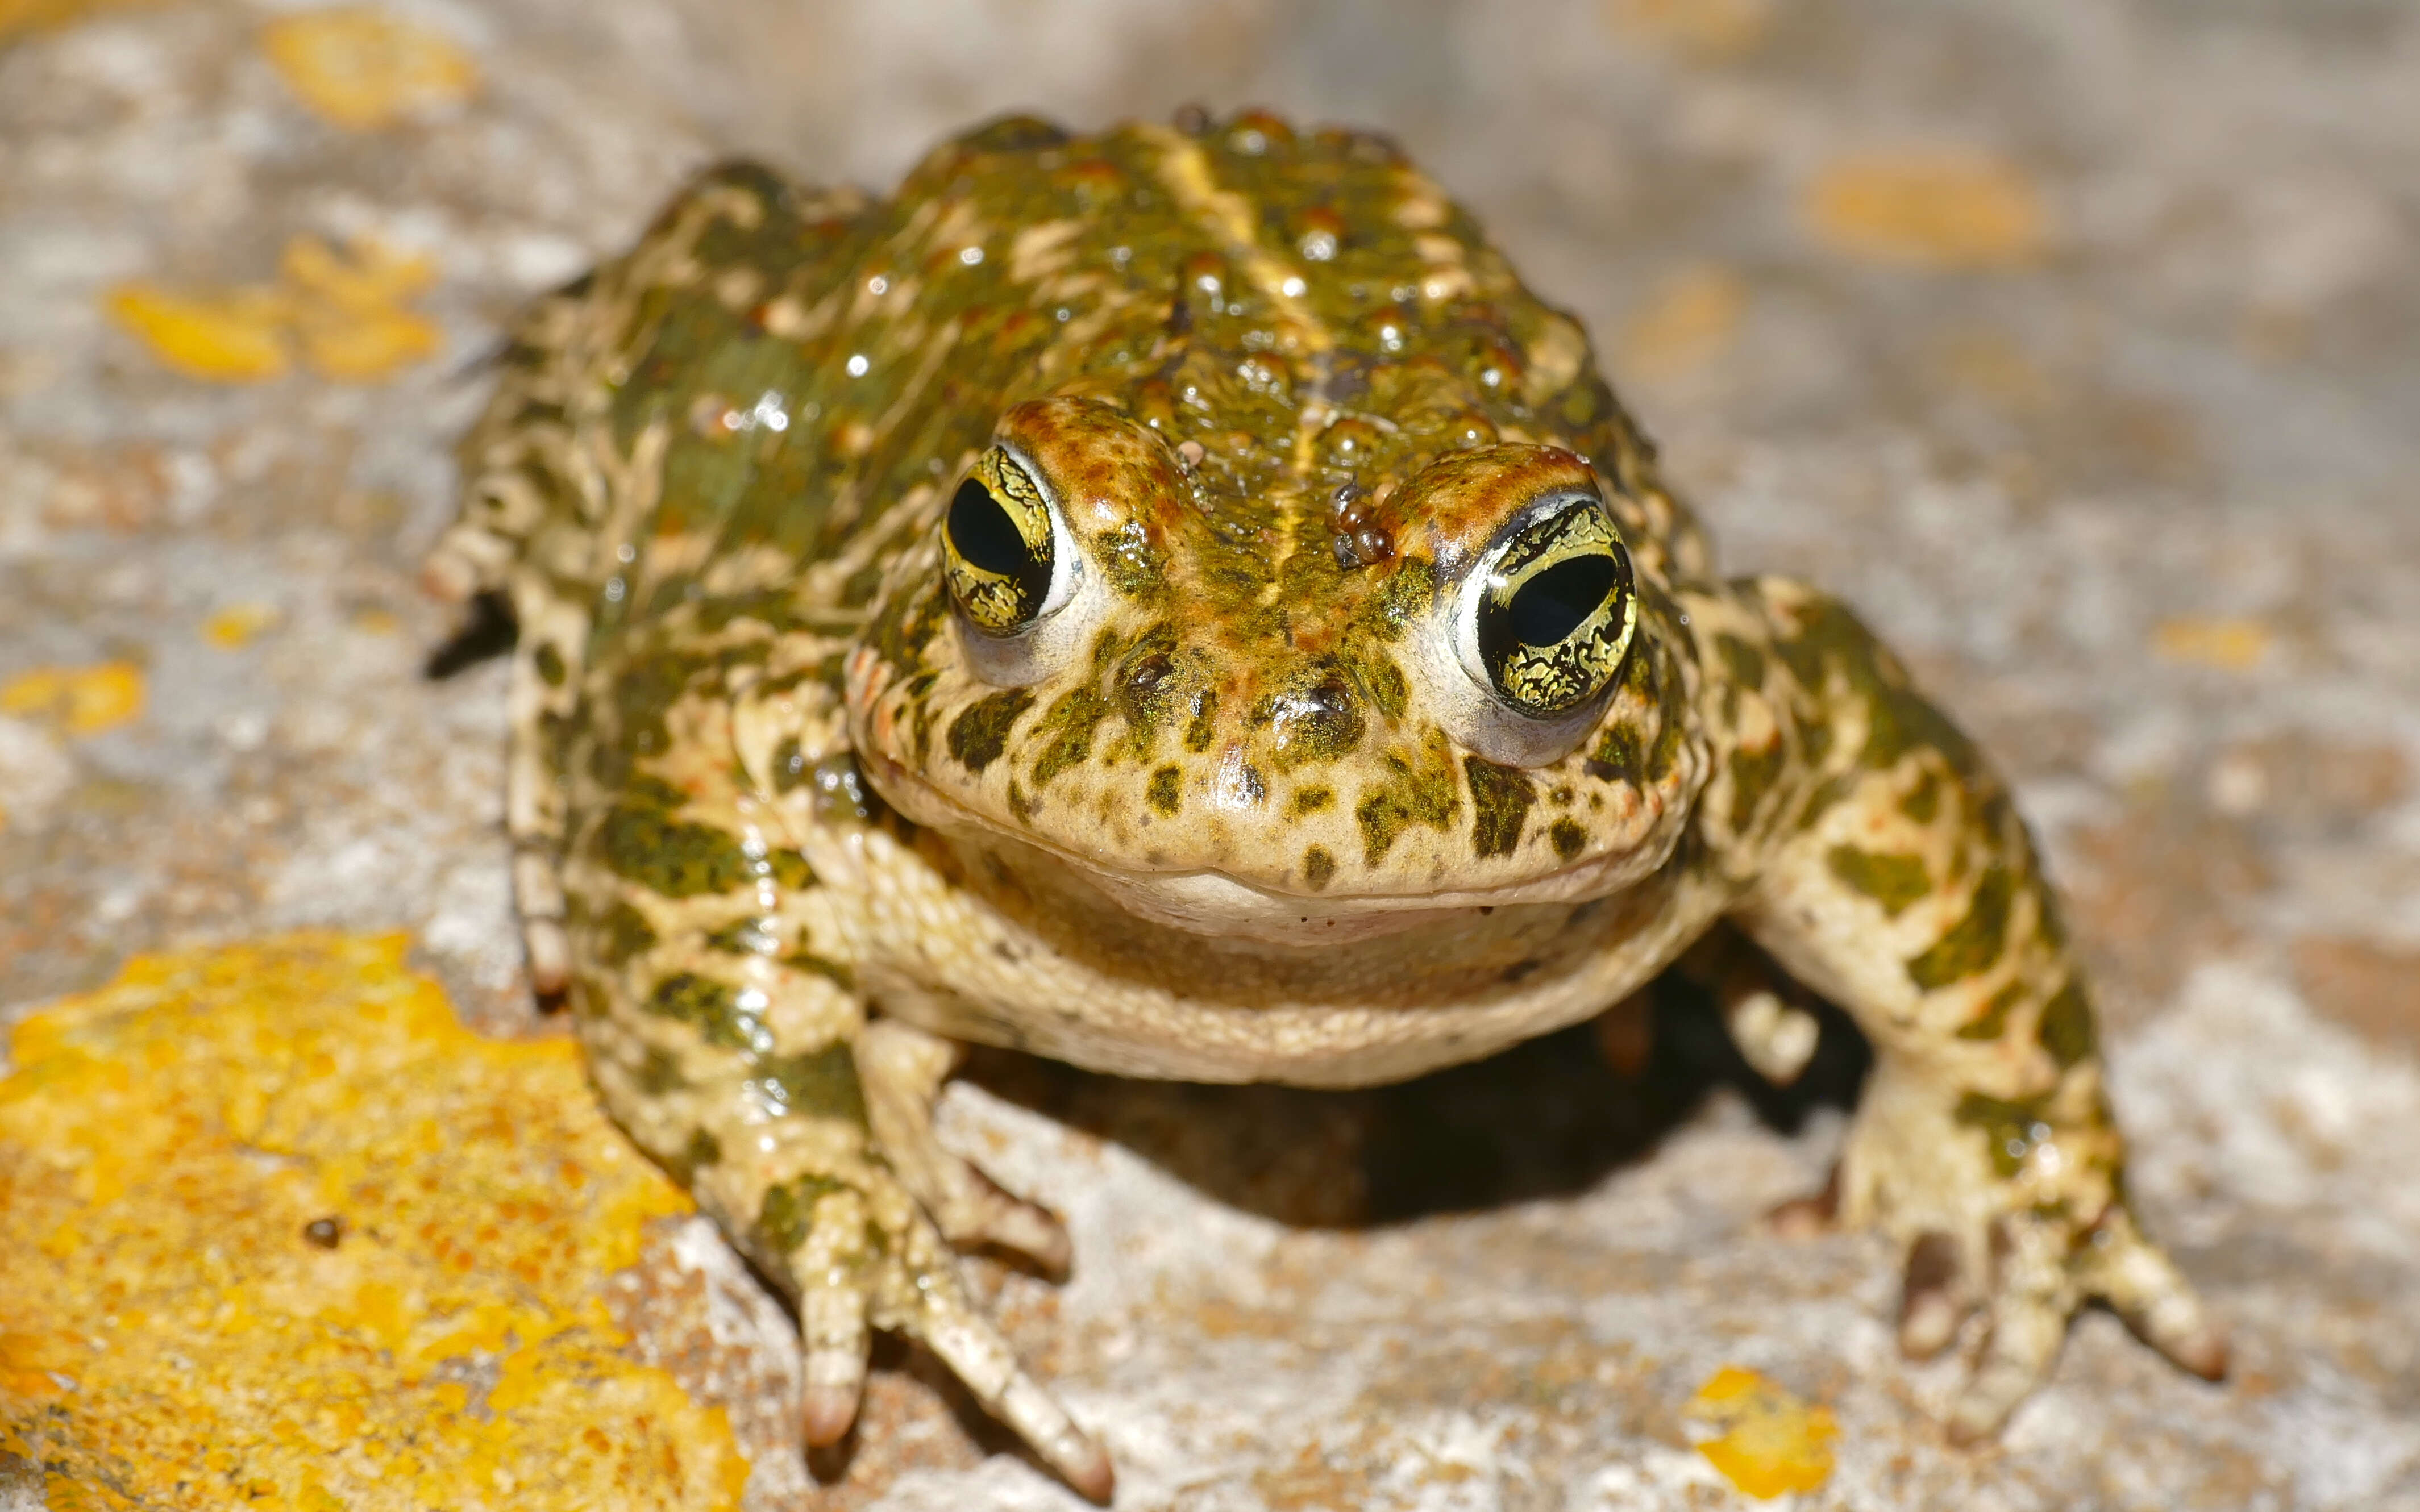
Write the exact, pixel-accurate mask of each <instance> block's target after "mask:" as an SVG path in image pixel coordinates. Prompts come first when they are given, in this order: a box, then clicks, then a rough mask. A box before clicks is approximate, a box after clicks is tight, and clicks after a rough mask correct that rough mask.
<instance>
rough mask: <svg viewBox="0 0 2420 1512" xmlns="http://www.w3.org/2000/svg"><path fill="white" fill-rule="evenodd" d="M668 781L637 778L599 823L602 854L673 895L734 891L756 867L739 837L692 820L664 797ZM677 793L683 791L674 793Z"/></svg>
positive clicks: (619, 870) (628, 874)
mask: <svg viewBox="0 0 2420 1512" xmlns="http://www.w3.org/2000/svg"><path fill="white" fill-rule="evenodd" d="M656 789H662V791H663V792H670V791H671V790H669V789H664V788H663V784H661V783H656V784H652V786H649V785H647V784H645V783H644V779H642V781H641V782H634V783H632V784H631V786H630V787H629V789H628V790H627V791H626V792H625V793H624V795H623V799H622V801H621V802H620V803H618V804H616V805H614V807H613V810H611V811H609V812H608V813H607V814H606V815H605V822H604V823H603V824H602V825H598V826H597V854H598V855H599V856H602V857H603V858H604V861H605V865H606V866H607V867H608V868H609V869H611V870H612V871H613V874H614V875H616V876H619V877H623V878H626V879H628V880H629V881H631V882H635V883H637V884H639V886H641V887H645V888H647V889H648V890H649V891H651V892H658V893H661V894H662V895H663V896H665V897H667V898H695V897H700V896H703V895H706V894H708V893H718V892H729V891H730V890H731V889H732V888H734V887H738V886H740V885H741V884H742V883H745V882H748V881H751V880H752V878H753V877H754V875H755V869H754V868H753V867H751V866H750V865H749V864H748V857H747V856H746V854H745V853H743V852H742V851H741V850H740V849H739V842H738V841H736V840H733V839H732V838H731V837H730V836H729V835H727V834H725V833H723V832H722V831H721V830H720V829H717V828H715V827H714V826H712V825H692V824H686V823H683V822H681V821H679V820H676V819H675V818H673V817H672V814H671V811H670V808H669V805H667V804H664V803H662V802H660V801H649V800H650V799H654V798H659V797H660V794H659V793H658V792H656V791H654V790H656ZM674 796H675V797H677V795H676V794H675V795H674Z"/></svg>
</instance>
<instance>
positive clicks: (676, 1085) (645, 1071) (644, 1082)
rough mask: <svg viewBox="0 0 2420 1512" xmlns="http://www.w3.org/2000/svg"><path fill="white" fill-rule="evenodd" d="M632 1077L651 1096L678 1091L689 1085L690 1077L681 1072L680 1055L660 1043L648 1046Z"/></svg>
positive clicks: (640, 1088) (641, 1089)
mask: <svg viewBox="0 0 2420 1512" xmlns="http://www.w3.org/2000/svg"><path fill="white" fill-rule="evenodd" d="M631 1079H632V1080H633V1081H636V1082H637V1083H638V1084H639V1090H640V1091H642V1092H644V1093H646V1094H647V1095H648V1096H649V1097H661V1096H663V1095H664V1094H665V1093H667V1092H677V1091H679V1090H680V1089H681V1088H684V1087H687V1086H688V1085H689V1078H688V1077H687V1076H685V1075H683V1074H682V1073H681V1065H680V1059H679V1057H676V1056H675V1055H674V1054H673V1053H672V1052H671V1051H669V1050H667V1049H665V1048H664V1047H663V1046H661V1045H658V1044H651V1045H649V1046H647V1053H646V1054H645V1055H644V1056H642V1057H640V1058H639V1069H638V1071H637V1072H636V1073H635V1074H634V1075H633V1076H632V1078H631Z"/></svg>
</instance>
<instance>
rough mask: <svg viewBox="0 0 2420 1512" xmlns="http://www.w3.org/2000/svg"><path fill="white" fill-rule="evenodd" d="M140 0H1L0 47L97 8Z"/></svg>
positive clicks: (69, 22) (118, 6) (81, 17)
mask: <svg viewBox="0 0 2420 1512" xmlns="http://www.w3.org/2000/svg"><path fill="white" fill-rule="evenodd" d="M136 3H139V0H0V46H6V45H7V44H8V43H9V42H10V41H12V40H14V39H17V38H19V37H22V36H24V35H26V34H27V33H30V32H39V31H49V30H51V29H53V28H54V27H58V26H69V25H73V24H74V23H77V22H79V21H82V20H84V19H85V17H86V16H89V15H91V14H92V13H93V12H95V11H100V10H122V9H124V8H127V7H128V6H130V5H132V4H136Z"/></svg>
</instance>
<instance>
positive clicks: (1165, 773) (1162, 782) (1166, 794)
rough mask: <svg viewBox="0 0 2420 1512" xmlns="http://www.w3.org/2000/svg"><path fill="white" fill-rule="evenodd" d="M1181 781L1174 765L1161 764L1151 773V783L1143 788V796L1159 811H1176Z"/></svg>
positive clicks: (1165, 812)
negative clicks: (1161, 765)
mask: <svg viewBox="0 0 2420 1512" xmlns="http://www.w3.org/2000/svg"><path fill="white" fill-rule="evenodd" d="M1182 783H1183V779H1182V777H1181V776H1180V775H1179V773H1178V772H1177V770H1176V768H1175V767H1173V766H1163V767H1161V768H1160V769H1159V770H1158V771H1156V772H1154V773H1152V774H1151V785H1150V786H1149V787H1147V788H1145V789H1144V790H1143V797H1144V799H1145V800H1146V801H1148V802H1149V803H1150V804H1151V806H1152V807H1153V808H1155V809H1156V810H1159V811H1160V812H1161V813H1164V814H1173V813H1174V812H1176V806H1177V802H1178V798H1179V795H1180V793H1181V792H1182Z"/></svg>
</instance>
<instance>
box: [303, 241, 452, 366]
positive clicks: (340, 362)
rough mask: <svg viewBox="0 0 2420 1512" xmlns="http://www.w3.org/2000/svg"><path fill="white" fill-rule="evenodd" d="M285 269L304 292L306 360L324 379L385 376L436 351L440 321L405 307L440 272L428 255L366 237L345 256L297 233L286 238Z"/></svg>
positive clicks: (304, 352)
mask: <svg viewBox="0 0 2420 1512" xmlns="http://www.w3.org/2000/svg"><path fill="white" fill-rule="evenodd" d="M278 272H279V274H280V275H281V276H282V277H283V278H284V280H285V282H286V284H287V287H289V288H291V289H293V290H294V292H295V295H296V298H295V300H294V301H293V321H294V329H295V333H296V334H297V335H299V336H301V337H302V356H303V360H304V361H305V362H308V363H310V364H311V366H312V368H313V370H314V371H316V372H318V373H319V374H320V375H322V376H323V377H326V378H344V379H349V380H352V381H356V382H360V381H365V380H370V379H376V378H384V377H386V376H387V375H388V374H389V373H392V372H394V371H395V370H396V369H397V368H400V367H408V366H410V365H411V364H412V363H417V362H420V361H422V360H423V359H425V358H427V357H431V356H434V355H435V354H436V351H437V346H438V340H439V337H438V332H437V327H436V326H435V325H434V324H432V323H431V322H429V321H428V320H427V319H426V318H424V317H422V316H417V315H414V314H412V313H411V311H409V310H406V309H404V308H403V307H402V306H403V303H404V301H407V300H410V299H411V298H413V297H414V296H416V295H418V294H420V293H421V292H422V291H423V290H425V289H427V286H428V285H430V284H431V283H432V282H434V281H435V279H436V277H437V265H436V264H435V263H434V262H432V261H431V260H430V259H429V258H427V256H406V255H399V254H396V253H394V252H390V251H388V250H387V249H385V248H383V247H380V246H379V245H378V244H377V243H376V242H369V241H363V242H356V243H355V244H354V245H353V247H352V249H351V255H350V256H349V257H340V256H338V255H336V253H335V251H334V249H333V248H331V247H329V245H328V244H327V243H326V242H324V241H320V240H318V239H315V238H312V237H297V238H295V239H293V240H292V241H289V242H287V244H286V252H285V255H284V256H282V257H281V258H280V259H279V260H278Z"/></svg>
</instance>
